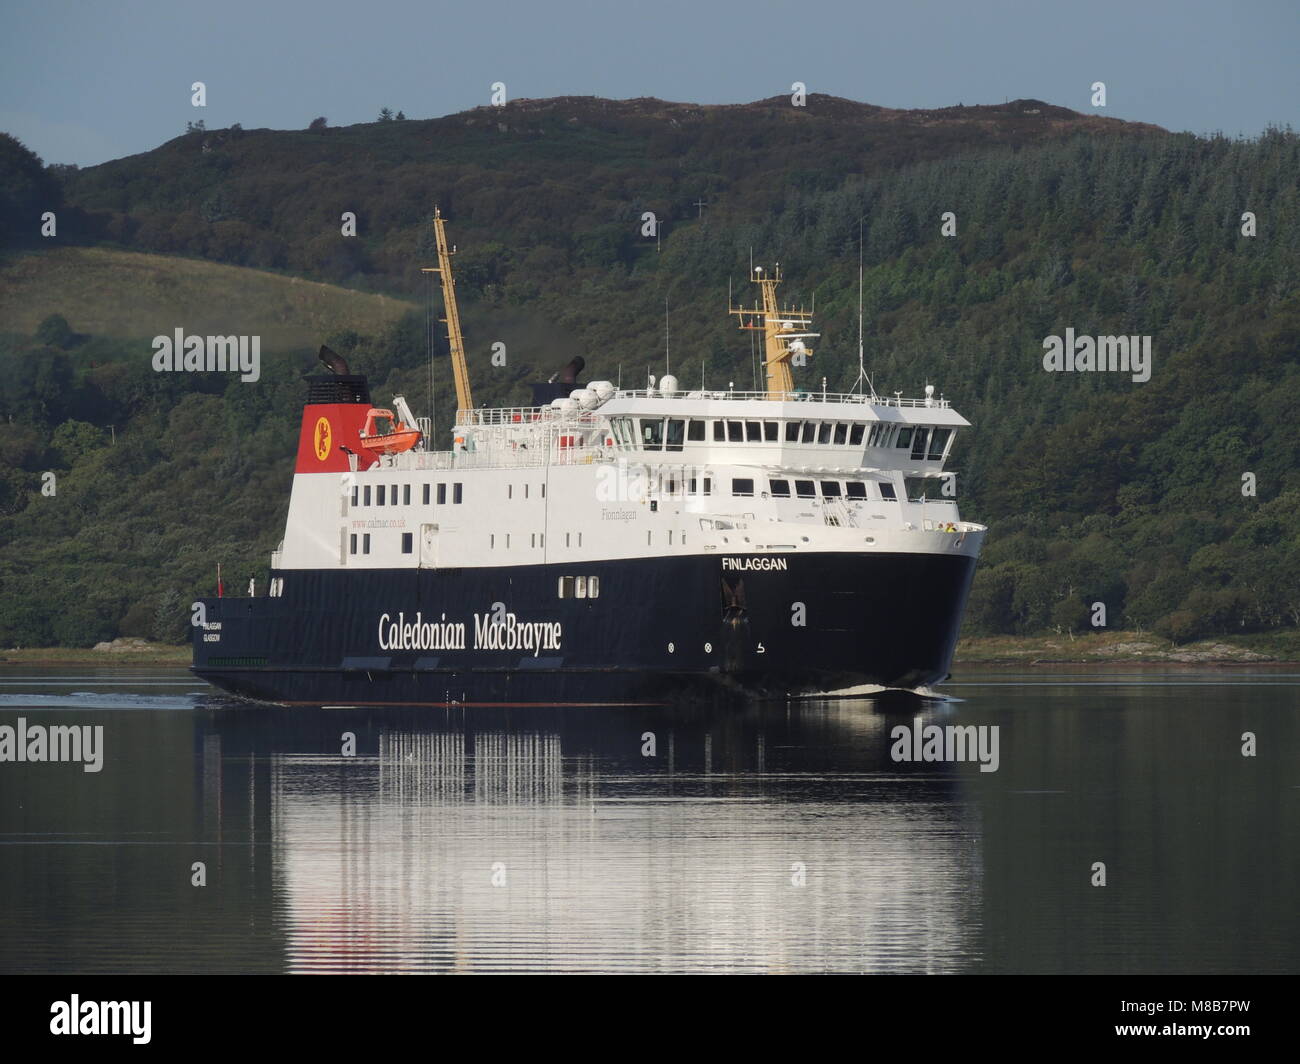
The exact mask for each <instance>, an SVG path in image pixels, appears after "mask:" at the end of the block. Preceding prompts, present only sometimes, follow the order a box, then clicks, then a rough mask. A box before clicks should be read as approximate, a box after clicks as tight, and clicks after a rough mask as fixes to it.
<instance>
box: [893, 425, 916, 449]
mask: <svg viewBox="0 0 1300 1064" xmlns="http://www.w3.org/2000/svg"><path fill="white" fill-rule="evenodd" d="M894 446H895V447H911V446H912V430H911V428H910V427H909V428H903V429H899V430H898V439H897V440H896V441H895V443H894Z"/></svg>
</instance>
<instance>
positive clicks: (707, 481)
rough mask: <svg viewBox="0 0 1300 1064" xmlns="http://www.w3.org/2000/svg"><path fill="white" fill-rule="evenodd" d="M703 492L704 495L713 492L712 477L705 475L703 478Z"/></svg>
mask: <svg viewBox="0 0 1300 1064" xmlns="http://www.w3.org/2000/svg"><path fill="white" fill-rule="evenodd" d="M704 494H705V495H712V494H713V478H712V477H705V478H704Z"/></svg>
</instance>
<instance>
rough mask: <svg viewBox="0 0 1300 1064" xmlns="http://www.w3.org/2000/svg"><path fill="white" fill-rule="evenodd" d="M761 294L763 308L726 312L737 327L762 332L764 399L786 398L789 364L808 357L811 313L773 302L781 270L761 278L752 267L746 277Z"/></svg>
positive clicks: (760, 271) (791, 381) (789, 384)
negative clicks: (735, 319)
mask: <svg viewBox="0 0 1300 1064" xmlns="http://www.w3.org/2000/svg"><path fill="white" fill-rule="evenodd" d="M750 280H751V281H753V282H754V283H755V284H756V285H758V286H759V287H760V288H761V289H762V292H763V306H762V309H759V306H758V304H757V303H755V304H754V306H753V307H752V308H746V307H730V308H728V310H729V312H730V313H732V314H735V315H737V316H738V317H739V318H740V327H741V328H742V329H748V330H751V331H754V332H761V333H763V365H764V367H765V368H766V370H767V397H768V398H769V399H786V398H788V397H789V395H790V393H791V392H793V391H794V374H792V373H791V372H790V362H791V360H792V359H793V358H794V356H795V355H796V354H804V355H811V354H812V349H811V348H809V347H806V346H805V345H804V342H803V338H804V337H812V336H816V335H817V334H816V333H810V332H807V331H805V330H806V329H807V327H808V326H809V325H811V324H812V314H811V313H810V312H808V311H806V310H803V309H802V308H801V309H799V310H794V309H789V310H781V309H780V308H779V307H778V306H777V303H776V286H777V285H779V284H780V283H781V269H780V267H779V266H778V267H777V270H776V274H775V276H772V277H764V276H763V267H761V266H756V267H754V276H753V277H751V278H750Z"/></svg>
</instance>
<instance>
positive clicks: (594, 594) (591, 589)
mask: <svg viewBox="0 0 1300 1064" xmlns="http://www.w3.org/2000/svg"><path fill="white" fill-rule="evenodd" d="M587 598H600V577H598V576H589V577H587Z"/></svg>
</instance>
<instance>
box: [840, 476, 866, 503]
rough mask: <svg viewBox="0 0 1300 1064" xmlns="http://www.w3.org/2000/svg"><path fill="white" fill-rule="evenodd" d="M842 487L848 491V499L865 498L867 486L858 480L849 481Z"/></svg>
mask: <svg viewBox="0 0 1300 1064" xmlns="http://www.w3.org/2000/svg"><path fill="white" fill-rule="evenodd" d="M844 486H845V488H847V489H848V496H849V498H850V499H865V498H866V497H867V486H866V485H865V484H863V483H862V481H860V480H850V481H849V482H848V483H847V484H845V485H844Z"/></svg>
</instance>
